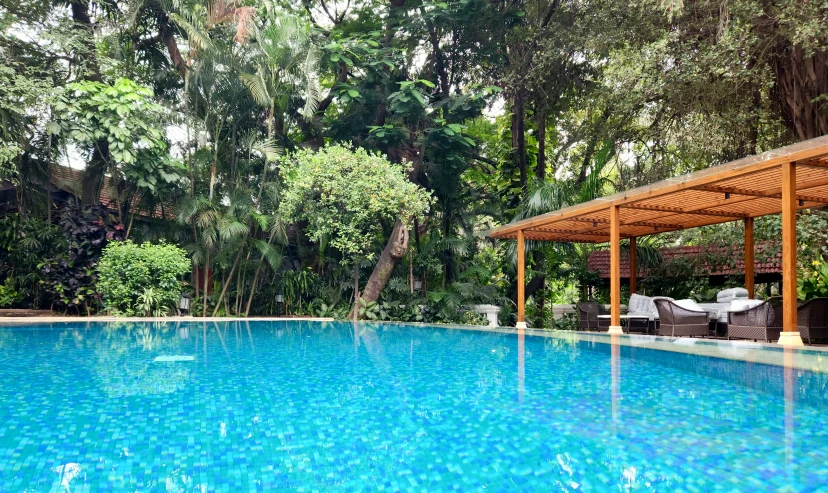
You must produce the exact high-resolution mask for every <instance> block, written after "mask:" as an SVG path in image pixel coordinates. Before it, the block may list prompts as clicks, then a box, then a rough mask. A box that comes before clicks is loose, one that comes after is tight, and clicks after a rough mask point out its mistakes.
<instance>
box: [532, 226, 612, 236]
mask: <svg viewBox="0 0 828 493" xmlns="http://www.w3.org/2000/svg"><path fill="white" fill-rule="evenodd" d="M532 233H538V234H542V233H561V234H569V235H575V236H577V235H583V236H602V237H608V236H609V235H608V234H607V233H602V232H600V231H595V230H585V231H579V230H575V229H557V228H535V229H530V230H527V231H526V234H527V235H531V234H532ZM622 237H624V235H622ZM626 237H629V235H626Z"/></svg>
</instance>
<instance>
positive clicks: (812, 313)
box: [796, 298, 828, 344]
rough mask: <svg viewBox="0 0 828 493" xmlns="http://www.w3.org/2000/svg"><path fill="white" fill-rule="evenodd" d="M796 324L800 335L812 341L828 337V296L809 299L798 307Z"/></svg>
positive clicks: (809, 341)
mask: <svg viewBox="0 0 828 493" xmlns="http://www.w3.org/2000/svg"><path fill="white" fill-rule="evenodd" d="M796 319H797V323H796V325H797V326H798V327H799V335H800V336H802V338H803V339H805V340H807V341H808V344H810V343H811V339H828V298H814V299H812V300H808V301H806V302H804V303H802V304H801V305H799V308H797V309H796Z"/></svg>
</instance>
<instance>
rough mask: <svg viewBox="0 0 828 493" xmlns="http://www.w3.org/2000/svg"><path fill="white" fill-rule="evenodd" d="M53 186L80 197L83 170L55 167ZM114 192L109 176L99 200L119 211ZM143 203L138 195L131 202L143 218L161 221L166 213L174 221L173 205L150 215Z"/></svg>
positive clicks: (158, 209) (104, 182)
mask: <svg viewBox="0 0 828 493" xmlns="http://www.w3.org/2000/svg"><path fill="white" fill-rule="evenodd" d="M51 181H52V185H54V186H56V187H57V188H59V189H61V190H63V191H65V192H69V193H71V194H73V195H76V196H80V194H81V184H82V183H83V170H79V169H74V168H70V167H68V166H54V167H53V168H52V180H51ZM111 190H112V185H111V181H110V178H109V176H104V181H103V186H102V187H101V195H100V197H99V198H98V200H99V201H100V202H101V203H102V204H103V205H104V206H105V207H107V208H109V209H111V210H118V200H117V197H113V196H112V194H111V193H110V191H111ZM140 201H141V196H140V195H136V196H134V197H132V200H131V202H130V208H136V209H135V210H136V212H137V214H138V215H139V216H142V217H152V218H154V219H161V218H162V217H163V215H164V213H166V216H167V219H174V218H175V212H174V210H173V207H172V206H171V205H165V207H164V209H163V210H162V208H161V206H160V205H158V206H156V207H155V210H154V211H153V212H152V214H149V213H148V212H147V211H146V210H143V209H141V208H140V207H139V203H140Z"/></svg>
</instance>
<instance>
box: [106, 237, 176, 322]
mask: <svg viewBox="0 0 828 493" xmlns="http://www.w3.org/2000/svg"><path fill="white" fill-rule="evenodd" d="M189 270H190V260H189V259H188V258H187V252H186V251H184V250H183V249H181V248H179V247H177V246H175V245H170V244H167V243H163V242H162V243H159V244H157V245H153V244H151V243H143V244H141V245H136V244H135V243H133V242H132V241H130V240H126V241H120V242H114V243H110V244H109V245H108V246H107V247H106V248H105V249H104V251H103V255H102V256H101V260H100V262H99V263H98V266H97V273H98V282H97V290H98V293H100V295H101V299H102V301H103V303H104V305H105V306H106V307H107V309H108V310H110V311H111V312H112V313H114V314H117V315H126V316H132V315H135V314H145V315H146V314H148V313H150V312H153V313H155V312H158V311H161V310H166V309H169V308H172V307H174V306H175V304H176V302H177V301H178V299H179V298H180V296H181V292H182V285H181V277H182V276H183V275H184V274H186V273H187V272H189ZM148 307H149V308H148Z"/></svg>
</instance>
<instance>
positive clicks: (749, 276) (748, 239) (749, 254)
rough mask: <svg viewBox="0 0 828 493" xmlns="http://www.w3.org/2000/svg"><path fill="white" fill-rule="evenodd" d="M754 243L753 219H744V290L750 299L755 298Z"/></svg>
mask: <svg viewBox="0 0 828 493" xmlns="http://www.w3.org/2000/svg"><path fill="white" fill-rule="evenodd" d="M753 245H754V242H753V218H752V217H748V218H745V289H747V292H748V297H749V298H750V299H754V298H756V283H755V282H754V272H753V269H754V265H755V260H754V252H755V250H754V246H753Z"/></svg>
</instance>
